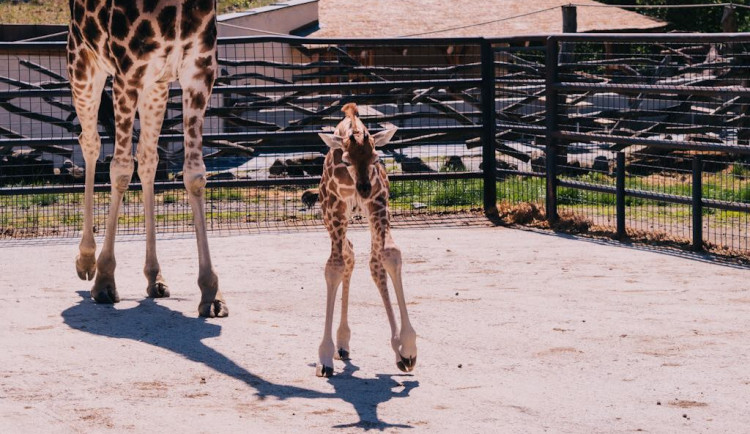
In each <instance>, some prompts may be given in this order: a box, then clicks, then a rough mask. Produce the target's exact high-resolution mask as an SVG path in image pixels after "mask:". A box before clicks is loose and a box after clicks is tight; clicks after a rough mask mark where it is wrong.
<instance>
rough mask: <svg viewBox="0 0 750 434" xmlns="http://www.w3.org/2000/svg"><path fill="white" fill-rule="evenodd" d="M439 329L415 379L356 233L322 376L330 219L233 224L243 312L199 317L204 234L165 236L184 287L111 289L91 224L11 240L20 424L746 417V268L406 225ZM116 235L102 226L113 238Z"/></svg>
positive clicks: (678, 422)
mask: <svg viewBox="0 0 750 434" xmlns="http://www.w3.org/2000/svg"><path fill="white" fill-rule="evenodd" d="M394 236H395V238H396V241H397V242H398V243H399V244H400V245H401V246H402V249H403V252H404V258H405V266H404V273H405V274H404V280H405V284H406V292H407V298H408V300H409V309H410V314H411V317H412V322H413V324H414V326H415V328H416V330H417V333H418V335H419V338H418V346H419V359H418V366H417V369H416V370H415V372H414V373H413V374H412V375H404V374H402V373H401V372H400V371H398V369H397V368H396V366H395V363H394V356H393V354H392V352H391V350H390V346H389V344H388V338H389V332H388V328H387V322H386V318H385V314H384V312H383V306H382V303H381V301H380V298H379V295H378V294H377V292H376V290H375V287H374V285H373V283H372V281H371V280H370V277H369V270H368V266H367V260H368V256H367V255H368V253H367V250H368V246H369V233H367V232H365V231H356V232H353V233H351V234H350V238H351V239H352V240H353V242H354V245H355V250H356V251H357V261H358V262H357V266H356V269H355V272H354V278H353V283H352V295H351V299H352V304H351V308H350V315H351V326H352V330H353V336H352V360H351V362H350V363H348V364H346V365H345V364H344V363H343V362H338V361H337V362H336V366H335V369H336V375H335V376H334V377H332V378H330V379H321V378H317V377H315V375H314V364H315V362H316V361H317V348H318V344H319V342H320V338H321V335H322V326H323V316H324V300H325V296H324V279H323V264H324V263H325V260H326V258H327V255H328V248H329V243H328V239H327V234H325V233H324V232H318V231H313V232H297V233H286V234H273V233H269V234H260V235H244V236H229V237H217V238H212V239H211V247H212V253H213V257H214V261H215V265H216V268H217V271H218V273H219V277H220V282H221V286H222V288H223V291H224V293H225V296H226V298H227V301H228V303H229V308H230V316H229V317H228V318H224V319H210V320H204V319H200V318H198V317H197V313H196V308H197V305H198V299H199V290H198V288H197V285H196V284H195V281H196V266H195V265H196V263H197V259H196V251H195V241H194V240H193V239H192V238H172V239H166V240H160V241H159V243H158V250H159V257H160V262H161V264H162V267H163V272H164V275H165V277H166V278H167V281H168V283H169V284H170V288H171V291H172V295H173V297H172V298H170V299H163V300H158V301H153V300H148V299H146V298H145V297H144V295H145V279H144V278H143V276H142V274H141V269H142V267H143V263H142V261H143V256H144V250H145V247H144V243H143V241H142V240H133V239H131V240H123V242H120V243H119V244H118V245H117V261H118V267H119V268H118V270H117V279H118V287H119V291H120V295H121V297H122V298H123V301H122V302H121V303H119V304H118V305H116V306H115V307H112V306H102V305H96V304H94V303H92V302H91V301H90V300H89V298H88V289H89V285H90V283H89V282H81V281H79V280H78V278H77V277H76V275H75V270H74V265H73V260H74V257H75V254H76V251H77V245H76V243H75V242H74V241H72V240H71V241H69V242H60V241H56V242H54V243H52V244H46V245H45V244H44V243H40V242H32V243H33V244H29V245H23V244H21V243H18V242H14V243H3V244H0V263H1V264H2V270H3V271H2V273H1V274H0V289H1V292H0V311H2V312H3V315H2V316H0V330H2V334H1V335H0V346H1V347H2V352H1V353H0V425H1V426H2V432H4V433H32V432H40V433H54V432H66V433H67V432H86V433H88V432H149V433H153V432H227V433H235V432H274V433H275V432H303V431H304V432H342V433H348V432H360V431H363V430H371V429H372V430H381V431H382V430H384V431H389V432H390V431H403V432H407V431H408V432H425V431H429V432H451V433H452V432H462V433H463V432H546V431H548V432H575V433H581V432H632V431H647V432H743V431H745V432H746V430H747V429H748V427H749V426H750V411H749V410H750V364H749V363H748V362H749V361H750V284H748V271H747V269H743V268H738V267H732V266H728V265H722V264H719V263H715V262H712V261H710V260H706V259H705V258H702V257H700V256H690V255H688V254H673V253H668V252H653V251H648V250H643V249H638V248H633V247H628V246H621V245H616V244H608V243H602V242H597V241H592V240H585V239H575V238H572V237H569V236H558V235H552V234H543V233H535V232H528V231H522V230H513V229H506V228H486V227H485V228H470V229H456V228H452V229H449V228H444V229H441V228H437V229H436V228H431V229H430V230H419V229H400V230H395V231H394ZM100 244H101V243H100Z"/></svg>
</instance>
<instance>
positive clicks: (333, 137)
mask: <svg viewBox="0 0 750 434" xmlns="http://www.w3.org/2000/svg"><path fill="white" fill-rule="evenodd" d="M341 111H342V112H344V113H346V118H344V120H343V121H341V122H340V123H339V125H338V126H337V127H336V131H334V133H333V134H324V133H320V134H319V135H320V137H321V138H322V139H323V141H324V142H325V143H326V145H328V147H330V148H331V149H332V150H335V149H341V150H342V151H343V155H342V156H341V161H342V162H343V163H344V164H345V165H347V166H348V169H349V174H350V175H351V177H352V179H354V183H355V185H356V187H357V193H359V195H360V196H362V197H363V198H367V197H369V196H370V193H371V192H372V183H371V182H370V173H372V171H373V170H372V168H373V167H374V166H375V165H376V164H377V162H378V153H377V152H376V151H375V149H376V148H379V147H381V146H385V145H386V144H387V143H388V142H389V141H390V140H391V137H393V134H395V133H396V128H391V129H389V130H384V131H381V132H379V133H377V134H375V135H372V136H371V135H370V133H368V131H367V128H365V124H363V123H362V121H361V120H360V119H359V113H358V112H357V105H356V104H354V103H349V104H346V105H345V106H344V107H343V108H342V109H341Z"/></svg>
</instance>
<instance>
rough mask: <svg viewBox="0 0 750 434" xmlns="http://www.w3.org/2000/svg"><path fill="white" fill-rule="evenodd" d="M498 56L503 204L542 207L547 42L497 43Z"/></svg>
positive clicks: (498, 144) (498, 161)
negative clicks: (525, 204)
mask: <svg viewBox="0 0 750 434" xmlns="http://www.w3.org/2000/svg"><path fill="white" fill-rule="evenodd" d="M493 51H494V54H495V111H496V126H495V127H496V141H495V151H496V161H495V167H496V169H497V178H498V184H497V195H498V200H499V201H500V202H506V203H509V204H518V203H524V202H530V203H536V204H543V203H544V200H545V195H546V186H545V180H544V178H543V177H544V172H545V171H546V169H545V163H544V158H545V156H544V144H545V142H546V132H545V130H544V126H545V120H546V108H545V99H544V96H545V93H546V87H545V55H546V49H545V40H544V38H531V39H521V38H513V39H510V40H502V39H498V40H493Z"/></svg>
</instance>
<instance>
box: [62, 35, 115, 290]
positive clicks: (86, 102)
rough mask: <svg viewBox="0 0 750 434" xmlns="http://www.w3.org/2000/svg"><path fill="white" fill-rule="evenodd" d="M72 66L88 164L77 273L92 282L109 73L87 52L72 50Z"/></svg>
mask: <svg viewBox="0 0 750 434" xmlns="http://www.w3.org/2000/svg"><path fill="white" fill-rule="evenodd" d="M69 61H70V65H69V71H68V72H69V74H68V75H69V77H70V85H71V90H72V94H73V105H74V106H75V108H76V113H77V115H78V120H79V122H80V124H81V134H80V135H79V136H78V143H79V144H80V146H81V151H82V153H83V159H84V161H85V163H86V164H85V166H84V170H85V173H86V175H85V177H86V181H85V182H86V186H85V190H84V208H83V234H82V236H81V243H80V245H79V246H78V250H79V252H78V256H77V257H76V272H77V273H78V277H80V278H81V279H82V280H91V279H93V278H94V276H95V275H96V256H95V255H96V241H95V240H94V221H93V220H94V176H95V175H96V161H97V160H98V159H99V152H100V148H101V140H100V138H99V132H98V130H97V117H98V112H99V104H100V103H101V94H102V89H104V84H105V83H106V81H107V74H106V73H105V72H104V71H102V70H101V69H99V68H97V65H96V63H95V62H94V61H93V54H92V53H90V52H89V51H88V50H86V49H81V50H80V51H75V50H74V51H71V53H70V59H69Z"/></svg>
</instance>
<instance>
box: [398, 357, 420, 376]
mask: <svg viewBox="0 0 750 434" xmlns="http://www.w3.org/2000/svg"><path fill="white" fill-rule="evenodd" d="M396 366H398V369H400V370H401V371H402V372H411V371H413V370H414V367H415V366H417V356H414V357H409V358H406V357H404V356H401V360H399V361H398V362H396Z"/></svg>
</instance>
